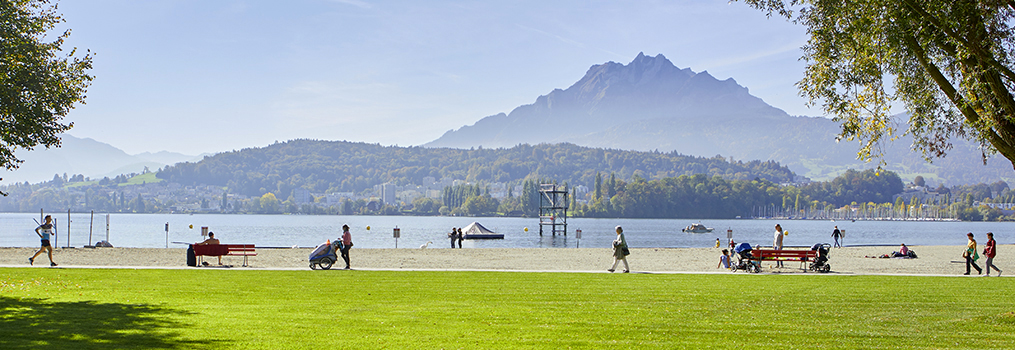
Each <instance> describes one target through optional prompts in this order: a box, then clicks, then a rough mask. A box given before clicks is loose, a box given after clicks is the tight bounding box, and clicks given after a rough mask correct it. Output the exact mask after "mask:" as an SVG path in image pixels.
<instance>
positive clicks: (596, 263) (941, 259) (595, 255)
mask: <svg viewBox="0 0 1015 350" xmlns="http://www.w3.org/2000/svg"><path fill="white" fill-rule="evenodd" d="M910 248H911V249H912V250H914V251H915V252H916V253H917V255H918V256H919V258H917V259H881V258H868V256H881V255H883V254H889V253H891V252H892V251H893V250H897V249H898V247H884V246H877V247H845V248H833V249H832V251H831V258H830V260H829V263H830V264H831V267H832V271H831V273H833V274H902V275H961V274H962V273H963V272H965V264H964V263H960V262H962V257H961V253H962V251H963V250H964V249H965V247H964V246H912V247H910ZM1012 248H1015V246H1013V245H999V246H998V251H999V254H998V257H997V258H995V259H994V264H995V265H997V266H998V267H999V268H1001V269H1002V270H1009V269H1013V268H1015V267H1013V266H1015V258H1013V257H1012V255H1006V252H1011V251H1015V250H1013V249H1012ZM981 249H982V248H981ZM36 250H37V248H0V267H30V266H29V264H28V257H30V256H31V255H32V254H34V253H35V251H36ZM310 250H311V249H306V248H297V249H263V248H262V249H258V250H257V256H253V257H249V258H248V262H249V266H247V267H242V266H241V265H242V263H243V258H242V257H236V256H225V257H223V258H222V261H223V264H224V265H226V268H230V269H236V270H242V269H248V270H249V269H308V270H309V264H308V263H307V255H308V254H310ZM720 251H721V250H720V249H715V248H674V249H667V248H633V249H631V255H630V256H629V257H628V262H629V263H630V265H631V270H632V272H645V273H729V272H728V271H726V270H722V269H717V268H716V265H717V264H718V260H719V255H720V254H721V253H720ZM611 254H612V251H611V250H610V249H604V248H581V249H569V248H529V249H525V248H514V249H356V248H353V249H352V251H351V253H350V256H351V259H352V267H353V269H362V270H438V271H440V270H494V271H557V272H604V273H605V272H606V269H608V268H609V267H610V265H612V263H613V258H612V255H611ZM53 257H54V260H55V261H56V262H57V263H58V264H59V267H61V268H73V267H120V268H188V267H187V266H186V250H185V249H179V248H169V249H160V248H94V249H90V248H71V249H56V250H55V251H54V254H53ZM205 261H208V262H209V263H211V264H212V265H213V266H211V267H208V268H219V267H218V266H217V261H216V259H215V258H214V257H211V258H210V259H208V258H206V259H205ZM984 262H985V258H983V257H981V259H980V260H978V261H977V263H978V264H979V265H980V266H981V267H983V265H984ZM48 265H49V260H48V259H47V258H46V256H45V254H42V255H40V256H39V257H38V258H36V264H35V266H34V267H38V268H43V267H46V268H48ZM773 265H774V264H773V263H772V262H765V263H763V265H762V273H780V274H794V273H813V272H804V271H803V270H802V269H801V268H800V266H801V265H800V263H798V262H786V263H785V267H783V268H775V267H774V266H773ZM335 267H336V268H341V267H343V266H342V265H341V262H340V263H338V264H336V265H335ZM738 273H742V272H738ZM1009 273H1013V274H1015V270H1010V272H1009ZM975 274H976V271H975V270H974V271H973V275H975Z"/></svg>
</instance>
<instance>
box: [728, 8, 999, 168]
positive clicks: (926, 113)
mask: <svg viewBox="0 0 1015 350" xmlns="http://www.w3.org/2000/svg"><path fill="white" fill-rule="evenodd" d="M744 2H745V3H747V4H749V5H751V6H754V7H756V8H759V9H762V10H764V11H767V12H768V14H769V15H772V14H778V15H781V16H784V17H786V18H789V19H791V20H792V21H794V22H796V23H798V24H802V25H804V26H805V27H806V28H807V33H808V34H809V35H810V38H809V40H808V42H807V44H806V45H805V46H804V47H803V50H804V57H803V58H804V59H805V60H806V61H807V68H806V72H805V77H804V78H803V80H801V81H800V82H799V83H798V86H799V87H800V90H801V94H802V95H803V96H805V97H807V98H809V99H810V101H811V103H818V102H820V103H821V104H822V107H823V108H824V110H825V111H826V112H827V113H829V114H831V115H833V116H834V117H835V118H836V120H837V121H839V122H841V125H842V133H841V135H840V137H842V138H845V139H847V140H859V141H860V143H861V147H860V150H859V152H858V156H859V157H860V158H861V159H865V160H870V159H872V158H878V159H880V157H881V155H882V154H883V153H882V150H881V146H882V144H883V142H885V141H888V140H892V139H894V138H895V137H897V136H900V135H903V134H904V133H909V134H911V135H912V136H913V138H914V145H913V146H914V148H916V149H918V150H920V151H921V152H922V153H923V155H924V157H925V158H926V159H927V160H928V161H931V160H933V158H935V157H943V156H945V155H946V152H947V151H948V150H949V149H950V148H951V143H950V141H949V140H950V139H952V138H953V137H961V138H967V139H971V140H975V141H978V142H980V144H981V145H982V146H983V150H984V153H983V156H984V157H987V156H989V155H991V154H992V153H994V152H999V153H1000V154H1001V155H1002V156H1004V157H1005V158H1007V159H1008V160H1009V161H1013V162H1015V99H1013V97H1012V91H1013V89H1015V72H1013V61H1012V56H1013V52H1015V51H1013V50H1015V31H1013V30H1012V23H1013V20H1015V3H1013V2H1012V1H1000V0H839V1H823V0H788V1H784V0H744ZM886 80H887V81H886ZM900 102H901V103H902V106H903V107H905V109H906V110H908V111H909V113H910V117H909V123H908V129H906V130H905V131H900V130H897V127H896V125H895V122H894V121H893V119H892V116H891V111H892V110H893V107H894V106H893V103H900ZM984 160H986V159H985V158H984ZM1013 164H1015V163H1013Z"/></svg>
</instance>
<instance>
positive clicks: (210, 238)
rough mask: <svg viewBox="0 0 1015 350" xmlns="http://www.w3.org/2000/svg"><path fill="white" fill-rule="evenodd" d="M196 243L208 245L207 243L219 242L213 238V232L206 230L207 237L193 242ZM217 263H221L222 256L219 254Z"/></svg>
mask: <svg viewBox="0 0 1015 350" xmlns="http://www.w3.org/2000/svg"><path fill="white" fill-rule="evenodd" d="M195 244H197V245H209V244H221V243H219V240H218V239H217V238H215V232H208V239H206V240H204V241H201V242H198V243H195ZM218 257H219V265H222V256H221V255H219V256H218Z"/></svg>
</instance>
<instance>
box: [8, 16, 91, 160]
mask: <svg viewBox="0 0 1015 350" xmlns="http://www.w3.org/2000/svg"><path fill="white" fill-rule="evenodd" d="M63 21H64V20H63V18H62V17H60V15H58V14H57V13H56V5H55V4H54V5H50V4H49V1H45V0H4V1H0V166H3V167H4V168H6V169H8V170H10V169H16V168H17V167H18V164H19V163H20V162H21V160H19V159H18V158H17V157H15V155H14V152H15V151H16V150H17V149H19V148H23V149H26V150H31V149H33V148H34V147H36V146H38V145H40V144H41V145H43V146H45V147H47V148H48V147H54V146H55V147H59V145H60V139H59V138H58V137H57V134H59V133H61V132H64V131H66V130H68V129H70V128H71V127H73V123H68V124H62V123H61V120H62V119H63V117H65V116H66V115H67V113H68V112H70V110H71V109H73V108H74V104H75V103H78V102H80V103H84V99H85V92H86V90H87V88H88V86H89V85H90V84H91V80H92V77H91V76H90V75H88V74H87V71H88V70H89V69H91V68H92V57H91V53H90V52H89V53H87V54H85V55H84V56H76V55H75V51H76V50H71V51H70V53H68V54H66V55H62V49H61V46H62V44H63V42H64V40H65V39H66V38H67V37H68V36H70V30H67V31H64V32H63V33H60V34H58V35H56V37H55V38H53V39H52V41H47V39H48V37H47V34H50V32H51V31H52V30H54V28H55V26H56V25H57V24H58V23H61V22H63Z"/></svg>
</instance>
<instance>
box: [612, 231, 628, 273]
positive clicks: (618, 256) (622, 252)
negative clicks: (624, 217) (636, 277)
mask: <svg viewBox="0 0 1015 350" xmlns="http://www.w3.org/2000/svg"><path fill="white" fill-rule="evenodd" d="M629 254H631V250H630V249H628V248H627V239H624V229H623V228H621V227H620V226H617V239H615V240H613V267H611V268H610V269H609V270H606V271H610V272H613V271H614V270H616V269H617V263H619V262H621V261H623V262H624V273H628V272H631V267H630V266H628V265H627V256H628V255H629Z"/></svg>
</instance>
